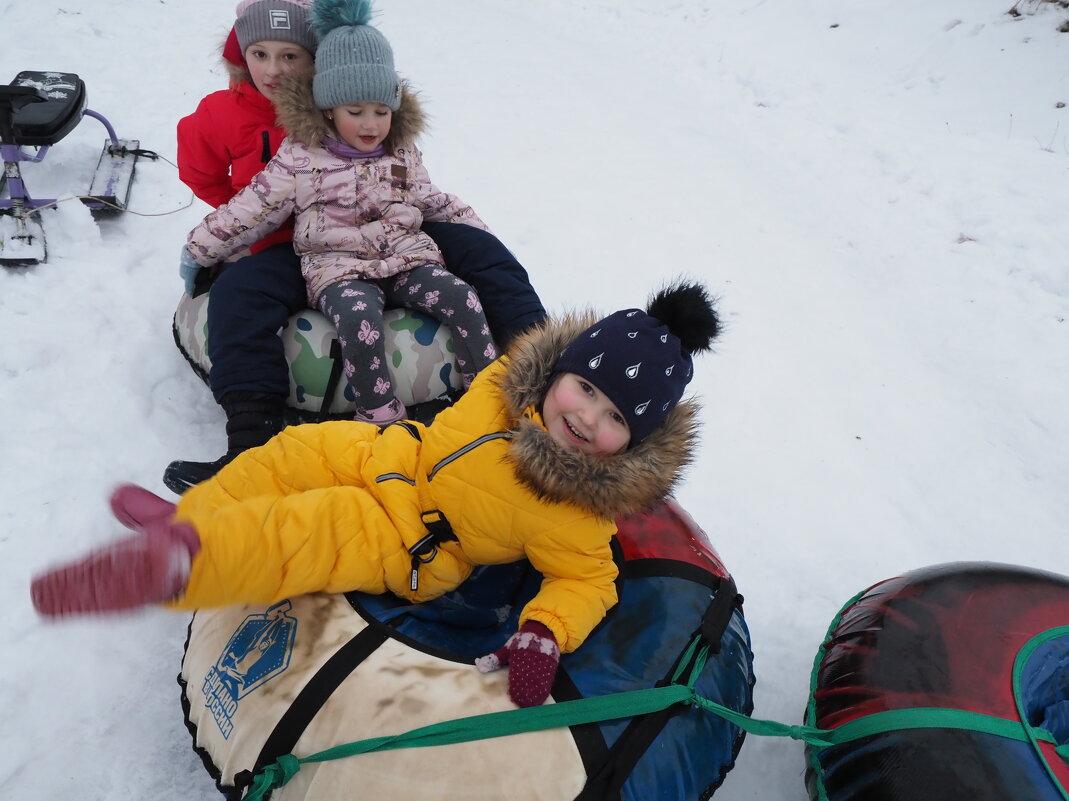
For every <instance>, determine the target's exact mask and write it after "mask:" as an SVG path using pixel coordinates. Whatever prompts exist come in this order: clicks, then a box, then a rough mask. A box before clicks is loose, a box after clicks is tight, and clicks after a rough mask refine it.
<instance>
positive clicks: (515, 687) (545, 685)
mask: <svg viewBox="0 0 1069 801" xmlns="http://www.w3.org/2000/svg"><path fill="white" fill-rule="evenodd" d="M559 662H560V648H559V647H558V646H557V640H556V638H555V637H554V636H553V632H551V631H550V630H549V629H548V628H546V627H545V626H544V625H542V624H541V623H538V622H536V621H534V620H528V621H527V622H526V623H524V624H523V625H522V626H520V630H519V631H517V632H516V633H515V634H513V635H512V636H511V637H509V638H508V640H507V641H506V642H505V644H504V645H503V646H501V647H500V648H498V649H497V650H496V651H494V652H493V653H492V654H487V655H486V656H480V657H479V658H478V659H476V660H475V667H477V668H478V669H479V671H480V672H481V673H490V672H491V671H494V670H499V669H500V668H502V667H504V666H505V665H508V667H509V698H510V699H511V700H512V703H514V704H515V705H516V706H521V707H522V706H541V705H542V704H543V703H545V701H546V699H547V698H549V692H550V690H552V689H553V680H554V679H555V678H556V677H557V665H558V663H559Z"/></svg>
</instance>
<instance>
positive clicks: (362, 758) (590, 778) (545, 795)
mask: <svg viewBox="0 0 1069 801" xmlns="http://www.w3.org/2000/svg"><path fill="white" fill-rule="evenodd" d="M615 551H616V554H615V556H616V560H617V563H618V564H619V566H620V579H619V590H620V602H619V604H617V606H616V607H614V608H613V609H612V610H611V611H610V613H609V615H608V617H607V618H606V620H605V621H604V622H603V623H602V624H601V625H600V626H599V627H598V628H597V629H595V631H594V633H593V634H592V635H591V636H590V638H589V639H588V640H587V641H586V642H585V643H584V644H583V646H582V647H580V648H579V649H578V650H576V651H575V652H574V653H570V654H565V655H564V657H563V658H562V660H561V667H560V671H559V673H558V677H557V681H556V683H555V685H554V687H553V694H552V699H551V701H550V705H552V704H555V703H557V704H559V703H560V702H564V701H571V700H577V699H584V698H588V699H591V698H597V697H604V696H612V695H613V694H617V693H626V692H627V691H629V690H643V689H647V688H652V687H657V686H659V685H661V684H663V683H664V682H665V681H666V680H667V679H668V678H670V677H671V676H672V675H673V671H674V670H675V669H676V667H677V666H678V665H679V664H681V663H683V662H684V661H685V660H686V658H687V655H688V654H689V653H690V652H691V649H690V645H691V644H692V643H693V642H694V641H695V638H696V637H702V638H705V639H704V641H705V642H709V643H712V642H713V641H714V640H715V641H716V646H717V650H716V651H715V653H713V654H712V655H711V656H710V658H709V659H708V661H706V662H705V663H704V664H703V665H702V666H701V667H700V672H699V673H698V674H697V680H696V682H695V684H694V687H695V689H696V690H697V691H698V692H699V693H700V694H701V695H702V696H703V697H704V698H707V699H710V700H713V701H715V702H717V703H719V704H722V705H723V706H725V707H728V708H729V709H731V710H734V711H736V712H739V713H741V714H746V715H748V714H750V712H751V710H752V706H753V702H752V697H753V696H752V687H753V682H754V675H753V669H752V658H753V657H752V653H751V650H750V639H749V633H748V630H747V628H746V624H745V621H744V619H743V615H742V609H741V607H740V601H741V598H740V597H739V596H738V595H737V593H736V592H735V589H734V583H733V582H732V581H731V578H730V576H729V574H728V572H727V570H726V569H725V568H724V565H723V564H722V562H721V561H720V558H719V557H718V556H717V554H716V552H715V551H714V550H713V548H712V546H711V545H710V544H709V542H708V540H707V539H706V537H705V534H704V533H703V532H702V531H701V530H700V529H699V528H698V527H697V526H696V525H695V524H694V522H693V521H692V520H691V519H690V517H689V516H688V515H686V513H684V512H683V511H682V510H681V509H679V507H678V506H677V505H676V504H675V503H674V502H668V503H665V504H662V505H661V506H659V507H656V508H655V509H653V510H651V511H650V512H648V513H646V514H643V515H637V516H634V517H629V518H625V519H622V520H621V521H620V531H619V535H618V537H617V543H616V548H615ZM540 581H541V576H540V574H538V573H537V572H536V571H534V570H533V569H532V568H531V566H530V565H529V564H528V563H527V562H517V563H513V564H509V565H497V566H491V567H481V568H477V569H476V571H475V573H474V574H473V576H472V577H471V578H470V579H469V580H468V581H466V582H465V583H464V584H463V585H462V586H461V587H460V588H459V589H457V590H455V591H454V592H452V593H449V594H447V595H445V596H443V597H441V598H439V599H437V600H435V601H432V602H429V603H426V604H421V605H410V604H407V603H404V602H402V601H400V600H398V599H397V598H395V597H393V596H390V595H382V596H372V595H364V594H359V593H349V594H348V595H323V594H319V595H306V596H301V597H297V598H293V599H291V600H288V601H283V602H282V603H279V604H276V605H274V606H271V607H263V606H246V607H230V608H224V609H218V610H202V611H200V612H197V613H196V615H195V617H194V618H193V620H192V622H191V624H190V629H189V638H188V641H187V643H186V651H185V657H184V659H183V663H182V672H181V675H180V676H179V679H178V680H179V684H180V685H181V687H182V704H183V708H184V710H185V715H186V724H187V726H188V728H189V730H190V732H191V734H192V735H193V740H194V748H195V750H196V751H197V752H198V753H199V754H200V755H201V758H202V759H203V761H204V764H205V766H206V767H207V769H208V771H209V773H210V774H211V776H212V777H213V778H214V779H215V781H216V784H217V785H218V787H219V789H220V790H221V791H222V792H223V793H224V794H226V795H227V796H228V798H231V799H237V798H240V797H241V796H242V794H243V793H244V792H245V791H246V790H247V788H248V787H249V786H250V785H251V784H253V783H254V781H255V777H256V774H258V773H259V772H260V771H261V769H262V767H263V766H264V765H269V764H273V763H275V762H276V760H279V759H280V758H285V757H284V755H287V754H293V755H296V756H297V757H304V756H309V755H312V754H316V753H318V752H320V751H323V750H325V749H328V748H334V747H335V746H341V745H344V744H346V743H349V742H352V741H359V740H366V739H368V738H377V737H381V736H386V735H398V734H403V733H406V732H409V731H411V730H413V729H417V728H419V727H422V726H434V725H435V724H439V723H441V722H447V721H452V720H457V719H460V718H465V717H468V716H472V715H479V714H483V713H490V712H499V711H504V710H512V712H516V711H517V710H515V709H514V707H512V705H511V703H510V702H509V700H508V697H507V694H506V688H505V685H506V679H507V676H506V673H505V672H504V671H501V672H498V673H492V674H488V675H484V674H481V673H479V672H478V671H477V670H476V669H475V667H474V666H473V664H472V660H473V659H474V658H475V657H476V656H479V655H482V654H484V653H488V652H489V651H491V650H493V649H495V648H497V647H498V646H500V645H501V643H502V642H504V640H505V639H506V638H507V637H508V636H509V634H510V633H511V632H513V631H515V629H516V625H517V616H518V614H519V610H520V609H521V608H522V606H523V605H524V603H526V601H527V600H528V599H530V598H531V597H532V596H533V595H534V593H535V592H537V590H538V587H539V584H540ZM523 711H529V710H523ZM506 714H509V713H508V712H506ZM614 718H615V719H612V720H605V721H602V722H600V723H598V722H593V723H583V724H580V725H572V726H571V727H561V726H559V725H558V726H557V727H556V728H550V729H546V730H543V731H533V732H526V733H520V734H510V735H509V736H504V737H495V738H492V739H486V740H480V741H461V742H451V743H449V744H444V745H433V746H428V747H416V748H401V749H397V750H383V751H376V752H374V753H361V754H359V755H355V756H345V757H344V758H340V759H335V760H329V761H323V762H313V763H309V764H305V765H304V766H303V767H301V768H300V770H299V771H297V772H296V773H295V774H293V776H292V778H290V779H289V781H288V783H286V784H285V785H284V786H282V787H279V788H277V789H274V790H273V791H271V794H270V798H271V801H318V799H334V798H355V797H357V796H359V797H360V798H423V799H433V801H469V799H504V798H508V799H510V801H705V799H708V798H709V797H710V796H712V794H713V793H714V791H715V790H716V789H717V788H718V787H719V786H720V783H721V782H722V781H723V779H724V777H725V775H726V774H727V772H728V771H729V770H730V769H731V767H732V766H733V765H734V763H735V757H736V754H737V753H738V750H739V748H740V747H741V745H742V741H743V732H742V731H741V730H740V729H739V728H737V727H736V726H735V725H733V724H731V723H729V722H727V721H725V720H723V719H722V718H720V717H718V716H716V715H713V714H710V713H708V712H706V711H704V710H702V709H699V708H696V707H693V706H689V705H684V704H676V705H674V706H669V707H667V708H665V709H663V710H660V711H655V712H648V713H643V714H635V715H631V716H620V715H616V716H614ZM357 788H358V789H357Z"/></svg>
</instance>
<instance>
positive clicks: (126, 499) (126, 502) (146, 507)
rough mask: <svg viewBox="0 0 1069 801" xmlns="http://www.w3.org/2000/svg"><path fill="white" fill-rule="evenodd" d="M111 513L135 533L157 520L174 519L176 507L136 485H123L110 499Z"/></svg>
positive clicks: (116, 489) (117, 488)
mask: <svg viewBox="0 0 1069 801" xmlns="http://www.w3.org/2000/svg"><path fill="white" fill-rule="evenodd" d="M109 503H110V504H111V513H112V514H113V515H115V519H116V520H118V521H119V522H120V523H122V524H123V525H124V526H126V527H127V528H132V529H134V530H135V531H136V530H138V529H141V528H144V527H145V526H146V525H148V524H149V523H152V522H155V521H157V520H170V519H171V518H172V517H174V510H175V506H174V504H173V503H171V502H170V501H165V500H164V499H163V498H161V497H160V496H159V495H154V494H153V493H151V492H149V491H148V490H147V489H144V488H143V487H139V486H137V485H136V484H122V485H121V486H119V487H116V488H115V491H114V492H112V493H111V498H110V499H109Z"/></svg>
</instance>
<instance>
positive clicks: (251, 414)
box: [163, 391, 286, 495]
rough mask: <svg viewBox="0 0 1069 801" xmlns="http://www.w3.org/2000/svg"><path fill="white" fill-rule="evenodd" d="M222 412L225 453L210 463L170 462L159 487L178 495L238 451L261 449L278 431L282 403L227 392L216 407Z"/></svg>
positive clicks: (271, 398) (270, 397)
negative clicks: (224, 417) (223, 417)
mask: <svg viewBox="0 0 1069 801" xmlns="http://www.w3.org/2000/svg"><path fill="white" fill-rule="evenodd" d="M219 405H220V406H222V407H223V411H224V412H226V441H227V447H226V453H224V454H223V455H222V456H220V457H219V458H218V459H216V460H215V461H214V462H184V461H177V462H171V463H170V464H169V465H167V469H166V470H165V471H164V472H163V483H164V484H166V485H167V488H168V489H169V490H171V491H172V492H175V493H177V494H179V495H181V494H182V493H183V492H185V491H186V490H187V489H189V488H190V487H192V486H193V485H195V484H199V483H200V482H202V481H205V480H207V479H209V478H211V477H212V476H214V475H215V474H216V473H218V472H219V471H220V470H222V469H223V467H224V466H225V465H227V464H229V463H230V462H231V461H233V459H234V457H236V456H237V455H238V454H239V453H241V452H242V451H247V450H248V449H249V448H256V447H259V446H260V445H263V444H264V443H265V442H267V440H269V439H271V437H273V436H274V435H275V434H277V433H278V432H279V431H281V430H282V427H283V425H284V423H285V419H284V418H285V410H286V399H285V398H284V397H283V396H282V395H272V394H270V393H267V392H244V391H235V392H228V393H227V394H226V395H224V396H223V399H222V401H220V403H219Z"/></svg>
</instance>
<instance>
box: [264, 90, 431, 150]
mask: <svg viewBox="0 0 1069 801" xmlns="http://www.w3.org/2000/svg"><path fill="white" fill-rule="evenodd" d="M275 110H276V112H277V117H278V124H279V125H281V126H282V127H283V128H285V130H286V133H287V135H289V137H290V138H291V139H293V140H294V141H295V142H300V143H301V144H302V145H306V146H308V147H318V146H319V145H320V144H321V143H322V141H323V137H324V136H327V135H328V134H329V135H334V136H336V134H334V131H333V127H332V126H331V124H330V122H329V121H328V120H327V118H326V117H325V116H324V114H323V112H322V111H321V110H320V109H318V108H316V104H315V101H314V100H313V98H312V74H311V73H301V74H294V75H289V76H287V77H286V78H285V79H283V81H282V85H281V86H280V87H279V88H278V89H277V90H275ZM426 125H427V123H426V117H425V115H424V113H423V107H422V105H421V104H420V101H419V97H418V95H417V93H416V91H415V90H414V89H413V88H412V87H411V86H409V84H408V82H407V81H401V105H400V106H399V107H398V109H397V111H395V112H394V113H393V121H392V122H391V124H390V133H389V134H388V135H387V137H386V140H385V141H384V142H383V143H382V146H383V148H384V149H385V150H386V152H387V153H392V152H393V151H394V150H396V149H397V148H399V147H410V146H412V145H413V144H415V141H416V139H417V138H419V136H420V135H421V134H422V133H423V131H424V130H425V129H426Z"/></svg>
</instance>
